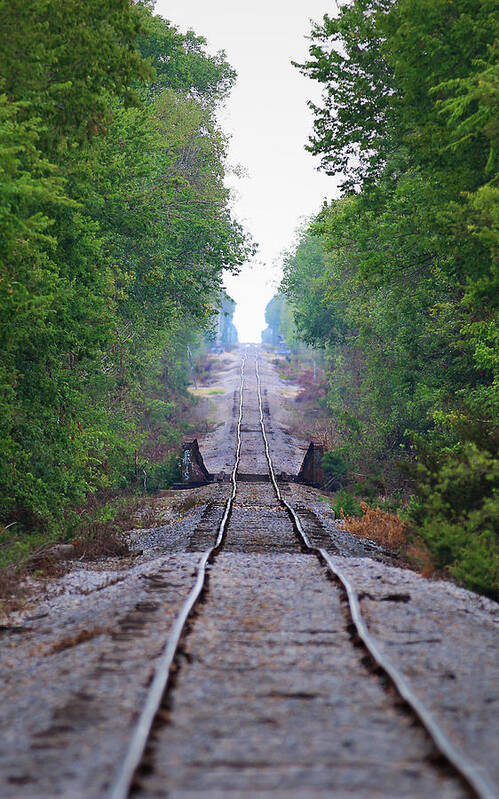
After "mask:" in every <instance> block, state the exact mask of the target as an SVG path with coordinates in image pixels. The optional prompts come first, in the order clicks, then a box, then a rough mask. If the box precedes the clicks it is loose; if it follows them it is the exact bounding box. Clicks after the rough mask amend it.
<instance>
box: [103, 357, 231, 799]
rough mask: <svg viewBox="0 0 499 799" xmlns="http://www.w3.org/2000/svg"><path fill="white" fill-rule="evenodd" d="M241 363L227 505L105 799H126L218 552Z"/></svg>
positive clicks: (223, 525)
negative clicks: (213, 541) (185, 633)
mask: <svg viewBox="0 0 499 799" xmlns="http://www.w3.org/2000/svg"><path fill="white" fill-rule="evenodd" d="M245 362H246V353H245V354H244V355H243V360H242V363H241V384H240V390H239V417H238V421H237V446H236V457H235V461H234V468H233V470H232V475H231V482H232V490H231V493H230V496H229V498H228V500H227V502H226V503H225V509H224V514H223V516H222V520H221V522H220V524H219V527H218V533H217V538H216V540H215V543H214V544H213V545H212V546H211V547H209V549H207V550H206V551H205V552H204V553H203V555H202V557H201V560H200V561H199V564H198V567H197V574H196V581H195V583H194V585H193V587H192V588H191V590H190V592H189V595H188V597H187V599H186V600H185V602H184V604H183V605H182V608H181V610H180V613H179V614H178V616H177V618H176V619H175V622H174V624H173V627H172V629H171V631H170V635H169V637H168V640H167V642H166V645H165V647H164V649H163V652H162V654H161V657H160V659H159V661H158V664H157V666H156V669H155V671H154V677H153V680H152V683H151V685H150V687H149V689H148V692H147V697H146V701H145V704H144V707H143V709H142V711H141V713H140V716H139V718H138V720H137V723H136V724H135V727H134V728H133V731H132V735H131V738H130V742H129V745H128V748H127V751H126V754H125V757H124V759H123V760H122V762H121V764H120V766H119V767H118V769H117V771H116V774H115V776H114V779H113V782H112V783H111V786H110V788H109V791H108V794H107V796H108V799H127V797H128V796H129V793H130V788H131V786H132V783H133V779H134V776H135V773H136V771H137V768H138V766H139V765H140V761H141V760H142V757H143V755H144V752H145V748H146V746H147V741H148V738H149V735H150V733H151V728H152V725H153V722H154V719H155V717H156V714H157V712H158V710H159V708H160V706H161V702H162V699H163V696H164V693H165V691H166V688H167V687H168V682H169V679H170V674H171V668H172V665H173V661H174V659H175V655H176V654H177V650H178V647H179V643H180V640H181V638H182V633H183V631H184V628H185V625H186V622H187V620H188V618H189V616H190V614H191V612H192V610H193V608H194V606H195V604H196V602H197V601H198V599H199V597H200V595H201V593H202V591H203V588H204V587H205V584H206V575H207V567H208V563H209V562H210V559H211V558H212V557H213V556H214V555H215V554H216V553H217V552H218V550H219V549H220V547H221V545H222V543H223V540H224V535H225V531H226V528H227V522H228V520H229V517H230V513H231V510H232V506H233V504H234V499H235V497H236V493H237V470H238V468H239V461H240V459H241V422H242V418H243V390H244V366H245Z"/></svg>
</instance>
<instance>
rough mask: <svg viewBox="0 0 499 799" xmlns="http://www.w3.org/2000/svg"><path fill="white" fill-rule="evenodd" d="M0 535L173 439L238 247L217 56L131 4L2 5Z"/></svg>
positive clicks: (55, 514) (14, 1) (111, 479)
mask: <svg viewBox="0 0 499 799" xmlns="http://www.w3.org/2000/svg"><path fill="white" fill-rule="evenodd" d="M0 31H1V38H2V44H3V47H2V50H1V51H0V76H1V78H0V92H1V94H0V175H1V179H0V224H1V240H0V351H1V353H2V358H1V365H0V442H1V449H2V458H1V461H0V497H1V498H0V521H1V522H3V524H4V525H7V524H10V523H12V522H15V523H16V525H17V527H16V529H17V530H22V529H41V528H45V529H55V528H56V527H57V526H58V525H60V524H61V519H62V518H63V515H64V514H65V513H66V512H67V511H66V509H67V508H68V507H76V506H77V504H78V503H80V502H82V501H84V500H85V499H86V498H87V497H88V495H89V493H92V492H95V491H96V490H97V489H99V488H106V487H107V488H113V489H114V488H120V487H122V486H125V485H126V484H129V483H130V482H133V481H134V480H136V479H137V477H140V479H142V477H143V475H146V474H147V473H148V470H149V469H150V466H149V465H148V464H149V463H150V462H151V459H152V462H154V460H156V461H158V460H161V459H162V458H163V457H164V456H165V454H166V453H167V452H168V449H169V447H171V445H172V442H173V441H174V440H175V436H176V435H178V429H177V428H178V406H179V401H180V399H181V396H182V392H183V391H184V392H185V386H186V385H187V382H188V365H187V361H186V351H187V349H188V345H189V343H190V342H191V341H192V340H193V338H195V337H196V336H199V335H200V333H201V331H202V330H204V329H206V328H208V327H209V323H210V316H211V314H212V311H211V305H213V304H215V305H216V303H217V297H218V296H219V291H220V286H221V274H222V270H223V269H229V270H236V269H237V268H238V265H239V264H241V263H242V261H243V260H244V259H245V257H246V255H247V250H248V244H247V242H246V240H245V237H244V235H243V232H242V230H241V229H240V228H239V226H238V225H237V223H235V221H234V220H233V219H232V217H231V213H230V204H229V199H230V198H229V196H228V192H227V190H226V188H225V187H224V183H223V178H224V160H225V151H226V142H225V139H224V136H223V134H222V132H221V131H220V129H219V128H218V125H217V122H216V106H217V103H218V102H219V101H220V100H221V99H223V97H224V96H225V95H226V94H227V92H228V90H229V89H230V87H231V86H232V83H233V81H234V72H233V70H232V69H231V68H230V67H229V65H228V64H227V63H226V61H225V58H224V55H223V53H220V54H218V55H216V56H210V55H208V54H207V53H206V51H205V49H204V44H205V42H204V40H203V39H202V38H199V37H197V36H195V35H194V34H193V33H192V32H190V33H188V34H186V35H183V34H181V33H180V32H179V31H178V30H177V29H176V28H175V27H173V26H172V25H171V24H170V23H168V22H166V21H165V20H163V19H162V18H161V17H159V16H154V15H153V14H152V10H151V8H150V4H149V3H147V2H137V3H135V4H133V3H130V2H129V0H98V1H97V0H67V1H66V2H64V3H61V2H59V1H58V0H23V1H22V2H20V0H9V2H6V0H0Z"/></svg>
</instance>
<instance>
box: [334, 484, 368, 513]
mask: <svg viewBox="0 0 499 799" xmlns="http://www.w3.org/2000/svg"><path fill="white" fill-rule="evenodd" d="M331 507H332V509H333V511H334V515H335V516H336V518H337V519H339V518H340V517H342V516H362V508H361V506H360V503H359V501H358V500H357V498H356V497H354V495H353V494H351V493H350V492H349V491H347V490H346V489H345V488H341V489H340V490H339V491H337V492H336V493H335V495H334V500H333V502H331Z"/></svg>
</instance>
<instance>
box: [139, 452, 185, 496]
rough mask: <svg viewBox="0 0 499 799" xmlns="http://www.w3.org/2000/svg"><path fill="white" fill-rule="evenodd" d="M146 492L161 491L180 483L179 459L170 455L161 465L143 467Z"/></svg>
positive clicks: (154, 464)
mask: <svg viewBox="0 0 499 799" xmlns="http://www.w3.org/2000/svg"><path fill="white" fill-rule="evenodd" d="M144 472H145V484H144V488H145V490H146V491H161V490H162V489H165V488H170V487H171V486H172V485H173V484H174V483H177V482H179V481H180V478H181V472H180V458H179V457H178V455H175V454H174V453H172V454H171V455H169V456H168V457H167V458H166V460H164V461H163V462H162V463H149V464H147V465H146V466H145V467H144Z"/></svg>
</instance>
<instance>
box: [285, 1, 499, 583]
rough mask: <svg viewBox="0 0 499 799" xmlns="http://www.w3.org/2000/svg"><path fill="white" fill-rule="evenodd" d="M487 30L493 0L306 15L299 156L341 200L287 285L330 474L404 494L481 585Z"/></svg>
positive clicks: (487, 430)
mask: <svg viewBox="0 0 499 799" xmlns="http://www.w3.org/2000/svg"><path fill="white" fill-rule="evenodd" d="M498 27H499V22H498V17H497V11H496V9H495V7H494V4H493V3H492V2H489V0H455V2H452V3H449V2H448V1H447V0H353V2H350V3H348V4H346V5H343V6H342V7H341V8H340V9H339V11H338V13H337V15H336V16H335V17H334V18H333V17H330V16H328V15H326V16H325V17H324V19H323V20H322V22H321V23H318V24H315V25H314V27H313V29H312V35H311V46H310V51H309V52H310V58H309V60H308V61H307V62H306V63H305V64H302V65H299V66H300V69H301V70H302V71H303V72H304V73H305V74H307V75H308V76H309V77H311V78H313V79H314V80H316V81H318V82H319V83H320V84H321V85H322V87H323V101H322V103H321V104H318V105H312V106H311V107H312V111H313V114H314V134H313V136H312V138H311V140H310V144H309V149H310V150H311V151H312V152H314V153H316V154H318V155H320V157H321V159H322V166H323V169H325V170H326V172H328V173H330V174H341V175H343V180H344V183H343V194H342V196H341V198H340V199H338V200H335V201H333V202H331V203H330V204H329V205H327V206H325V207H324V208H323V209H322V210H321V212H320V213H319V214H318V215H317V216H316V217H315V218H314V219H312V220H311V222H310V223H309V224H307V225H305V226H304V228H303V229H301V230H300V231H299V235H298V241H297V244H296V246H295V247H293V248H292V249H291V250H290V252H289V253H287V255H286V256H285V259H284V272H285V276H284V281H283V284H282V287H281V290H282V292H283V293H284V294H285V296H286V299H287V302H288V303H289V304H290V307H291V309H292V311H293V317H294V324H295V327H296V331H297V333H298V335H299V336H300V337H301V339H302V340H303V341H305V342H307V343H309V344H310V345H313V346H315V347H318V348H323V349H324V351H325V354H326V358H327V363H328V381H329V388H328V396H327V402H328V407H329V411H330V414H331V417H332V420H333V423H334V426H335V441H334V442H333V446H332V453H331V454H330V455H328V458H329V461H328V463H330V465H331V467H332V471H333V472H334V466H335V464H336V465H338V464H339V466H340V467H341V468H338V470H337V471H336V472H334V473H336V474H337V476H338V480H341V481H343V482H345V478H346V479H347V481H348V479H350V480H354V481H357V482H358V483H359V485H358V486H357V488H360V489H361V486H362V481H358V479H357V478H356V477H352V474H351V473H352V472H358V473H363V474H364V476H365V477H364V478H363V479H365V480H367V481H371V482H372V481H373V480H374V481H376V482H377V483H378V484H379V493H380V494H382V495H387V494H388V495H389V494H390V493H391V492H393V491H394V490H396V489H399V490H400V489H403V490H404V491H405V492H406V495H408V494H409V493H411V492H412V493H413V494H415V501H414V502H412V503H411V504H410V506H409V511H408V512H409V515H410V521H411V524H412V525H413V527H414V529H415V530H417V531H419V532H420V533H421V535H422V536H423V538H424V541H425V543H426V546H427V547H428V548H429V551H430V553H431V555H432V557H433V559H434V562H435V565H436V566H437V568H439V569H443V570H446V571H447V573H449V574H451V575H452V576H453V577H454V578H455V579H457V580H458V581H459V582H461V583H462V584H464V585H465V586H467V587H469V588H472V589H474V590H478V591H482V592H483V593H486V594H488V595H489V596H497V592H498V570H497V564H498V558H497V522H498V498H497V491H498V483H499V479H498V460H497V444H498V427H499V426H498V403H497V385H498V383H497V372H498V357H497V353H498V348H497V343H498V339H499V334H498V330H499V326H498V317H497V297H498V296H499V292H498V291H497V282H498V281H497V252H498V243H499V239H498V234H497V208H498V202H497V198H498V186H497V155H498V144H499V141H498V136H497V132H498V118H497V107H498V103H497V99H498V96H497V95H498V92H497V78H498V67H497V56H496V52H497V32H498ZM345 453H347V460H348V467H349V468H348V473H347V474H345V470H344V464H345V460H344V459H345ZM339 459H340V460H341V459H343V460H341V463H340V461H339ZM359 493H360V494H362V491H361V490H360V491H359Z"/></svg>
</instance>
